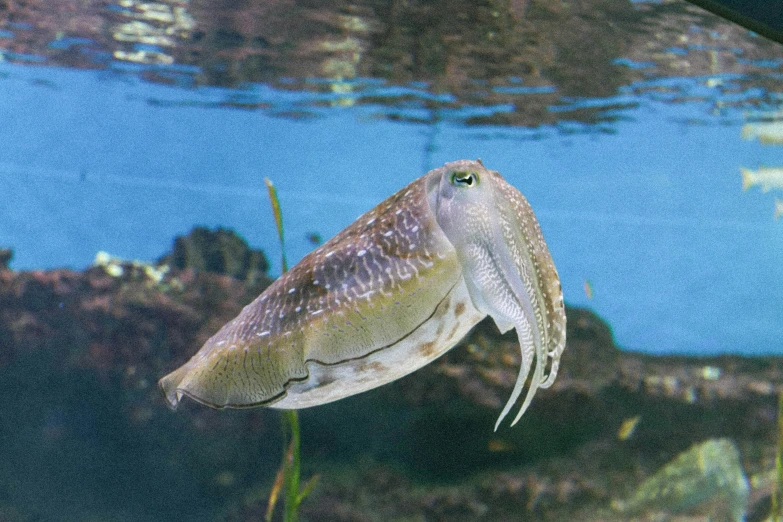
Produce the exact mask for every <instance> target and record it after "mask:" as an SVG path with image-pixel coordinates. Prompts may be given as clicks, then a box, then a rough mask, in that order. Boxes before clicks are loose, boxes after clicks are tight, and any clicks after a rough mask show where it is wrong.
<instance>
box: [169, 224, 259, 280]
mask: <svg viewBox="0 0 783 522" xmlns="http://www.w3.org/2000/svg"><path fill="white" fill-rule="evenodd" d="M158 263H160V264H168V265H169V266H171V267H172V268H178V269H185V268H192V269H194V270H197V271H199V272H211V273H214V274H224V275H228V276H231V277H233V278H235V279H239V280H242V281H256V280H258V279H259V278H261V277H264V276H266V273H267V271H268V270H269V262H268V261H267V259H266V256H265V255H264V252H263V251H261V250H253V249H251V248H250V247H249V246H248V244H247V243H246V242H245V240H244V239H242V238H241V237H239V236H238V235H237V234H236V233H235V232H233V231H231V230H227V229H224V228H218V229H216V230H209V229H207V228H204V227H196V228H194V229H193V230H191V232H190V233H189V234H188V235H187V236H178V237H177V238H176V239H175V240H174V247H173V249H172V251H171V253H169V254H166V255H165V256H163V257H161V258H160V259H159V260H158Z"/></svg>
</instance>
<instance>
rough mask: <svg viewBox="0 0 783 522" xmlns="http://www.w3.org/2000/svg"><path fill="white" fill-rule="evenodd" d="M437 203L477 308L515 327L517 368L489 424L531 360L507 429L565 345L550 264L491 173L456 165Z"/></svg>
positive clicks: (524, 214) (531, 225) (514, 199)
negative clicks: (524, 391) (518, 354)
mask: <svg viewBox="0 0 783 522" xmlns="http://www.w3.org/2000/svg"><path fill="white" fill-rule="evenodd" d="M437 208H438V211H437V217H438V224H439V225H440V226H441V228H442V229H443V230H444V232H445V234H446V236H447V237H448V238H449V241H451V243H452V244H454V245H455V249H456V250H457V255H458V257H459V258H460V263H461V265H462V269H463V274H464V277H465V279H466V280H467V281H470V283H469V285H468V287H469V289H470V291H471V297H472V299H473V301H474V304H475V306H476V307H477V308H478V309H479V310H480V311H482V312H483V313H486V314H487V315H489V316H490V317H492V318H493V320H494V321H495V323H496V324H497V325H498V328H499V329H500V330H501V331H506V330H508V329H510V328H511V327H515V328H516V331H517V337H518V339H519V345H520V352H521V358H522V360H521V367H520V371H519V374H518V377H517V380H516V383H515V385H514V389H513V391H512V393H511V397H510V398H509V400H508V402H507V403H506V405H505V407H504V408H503V411H502V412H501V414H500V416H499V418H498V420H497V423H496V424H495V429H497V427H498V426H499V424H500V422H501V421H502V420H503V418H505V416H506V415H507V414H508V412H509V410H510V409H511V407H512V405H513V404H515V403H516V401H517V399H518V398H519V396H520V395H521V393H522V389H523V388H524V385H525V382H526V380H527V378H528V376H529V374H530V370H531V368H532V367H533V360H534V359H535V368H534V369H533V374H532V377H531V381H530V385H529V388H528V392H527V394H526V396H525V400H524V402H523V404H522V407H521V408H520V411H519V413H518V414H517V416H516V417H515V418H514V421H513V422H512V426H513V425H514V424H516V422H517V421H518V420H519V419H520V417H521V416H522V414H523V413H524V412H525V411H526V410H527V408H528V406H529V405H530V402H531V401H532V399H533V396H534V395H535V392H536V390H537V389H538V388H540V387H548V386H550V385H551V384H552V382H553V381H554V378H555V376H556V374H557V369H558V360H559V357H560V355H561V354H562V351H563V348H564V346H565V311H564V306H563V299H562V291H561V289H560V283H559V279H558V277H557V272H556V270H555V268H554V263H553V262H552V259H551V256H550V254H549V250H548V248H547V247H546V244H545V243H544V240H543V235H542V234H541V230H540V228H539V226H538V222H537V221H536V220H535V217H534V215H533V212H532V210H531V209H530V206H529V204H528V203H527V201H526V200H525V198H524V196H522V194H521V193H519V191H517V190H516V189H515V188H513V187H512V186H511V185H508V184H507V183H506V182H505V181H504V180H503V179H502V178H501V177H500V175H499V174H497V173H496V172H492V171H487V170H486V169H477V168H475V166H474V165H470V164H467V162H466V164H465V165H464V169H463V170H460V169H458V168H455V169H454V173H453V174H452V178H451V179H445V178H444V179H442V180H441V190H440V191H439V199H438V203H437ZM550 358H551V359H552V365H551V367H550V372H549V375H548V376H546V377H545V376H544V370H545V367H546V365H547V363H548V361H549V359H550Z"/></svg>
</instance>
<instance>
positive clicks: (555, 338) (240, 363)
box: [160, 160, 565, 429]
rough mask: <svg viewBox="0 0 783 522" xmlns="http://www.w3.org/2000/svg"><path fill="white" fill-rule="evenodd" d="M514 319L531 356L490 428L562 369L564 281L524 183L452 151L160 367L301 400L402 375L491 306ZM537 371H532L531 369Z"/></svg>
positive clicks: (508, 324) (180, 383)
mask: <svg viewBox="0 0 783 522" xmlns="http://www.w3.org/2000/svg"><path fill="white" fill-rule="evenodd" d="M486 316H490V317H492V319H493V320H494V321H495V323H496V324H497V325H498V327H499V328H500V330H501V331H506V330H509V329H511V328H515V329H516V333H517V337H518V339H519V345H520V350H521V353H522V364H521V368H520V372H519V376H518V378H517V382H516V384H515V386H514V390H513V392H512V394H511V397H510V399H509V401H508V403H507V404H506V406H505V407H504V408H503V411H502V413H501V414H500V417H499V418H498V421H497V424H496V425H495V428H496V429H497V426H498V425H499V424H500V422H501V421H502V419H503V418H504V417H505V416H506V415H507V414H508V412H509V410H510V409H511V407H512V406H513V405H514V403H516V401H517V399H518V398H519V397H520V395H521V392H522V390H523V388H524V386H525V383H526V381H527V380H528V376H530V382H529V385H528V391H527V393H526V395H525V399H524V401H523V403H522V407H521V408H520V411H519V413H518V414H517V415H516V417H515V418H514V421H513V422H512V425H513V424H515V423H516V422H517V421H518V420H519V418H520V417H521V415H522V414H523V413H524V411H525V410H526V409H527V407H528V405H529V404H530V401H531V399H532V398H533V395H534V394H535V392H536V390H537V389H538V388H547V387H549V386H550V385H551V384H552V382H553V381H554V379H555V376H556V375H557V369H558V365H559V360H560V356H561V354H562V352H563V349H564V347H565V310H564V305H563V296H562V291H561V288H560V280H559V278H558V275H557V271H556V270H555V266H554V263H553V262H552V258H551V255H550V253H549V249H548V248H547V245H546V243H545V241H544V238H543V235H542V234H541V229H540V227H539V225H538V221H537V220H536V218H535V215H534V214H533V211H532V209H531V208H530V205H529V204H528V202H527V200H526V199H525V198H524V196H523V195H522V194H521V193H520V192H519V191H518V190H517V189H515V188H514V187H512V186H511V185H509V184H508V183H507V182H506V181H505V180H504V179H503V178H502V177H501V175H500V174H499V173H497V172H495V171H491V170H488V169H486V168H485V167H484V165H483V164H482V163H481V162H477V161H468V160H461V161H455V162H452V163H447V164H446V165H444V166H443V167H441V168H438V169H435V170H432V171H430V172H428V173H427V174H425V175H424V176H422V177H421V178H419V179H417V180H415V181H413V182H412V183H411V184H409V185H408V186H406V187H404V188H403V189H401V190H400V191H399V192H397V193H396V194H394V195H392V196H391V197H389V198H388V199H386V200H385V201H383V202H381V203H380V204H379V205H378V206H376V207H375V208H373V209H372V210H370V211H369V212H367V213H365V214H364V215H362V216H360V217H359V218H358V219H357V220H356V221H355V222H354V223H353V224H351V225H350V226H348V227H347V228H346V229H345V230H343V231H342V232H340V233H339V234H337V235H336V236H335V237H334V238H332V239H331V240H329V241H327V242H326V243H325V244H323V245H322V246H321V247H319V248H317V249H316V250H314V251H313V252H311V253H310V254H308V255H307V256H305V257H304V258H303V259H302V261H300V262H299V263H298V264H297V265H296V266H295V267H293V268H292V269H291V270H290V271H288V272H286V273H285V274H283V275H282V276H281V277H280V278H279V279H278V280H277V281H275V282H274V283H273V284H272V285H270V286H269V287H268V288H267V289H266V290H265V291H264V292H263V293H262V294H261V295H260V296H258V298H256V299H255V300H254V301H253V302H252V303H250V304H249V305H247V306H246V307H245V308H244V309H243V310H242V312H241V313H240V314H239V315H238V316H237V317H236V318H235V319H233V320H232V321H230V322H229V323H228V324H226V325H225V326H223V328H221V329H220V330H219V331H218V332H217V333H216V334H215V335H214V336H213V337H212V338H210V339H209V340H208V341H207V342H206V343H205V344H204V346H203V347H202V348H201V349H200V350H199V351H198V352H197V353H196V354H195V355H194V356H193V357H192V358H191V359H190V360H189V361H188V362H187V363H185V364H184V365H183V366H181V367H180V368H178V369H177V370H175V371H173V372H172V373H170V374H168V375H166V376H165V377H163V378H162V379H161V380H160V386H161V388H162V390H163V392H164V394H165V396H166V399H167V401H168V403H169V405H170V406H171V407H172V408H176V407H177V405H178V404H179V402H180V400H181V399H182V397H184V396H187V397H190V398H191V399H193V400H196V401H198V402H201V403H203V404H206V405H208V406H212V407H214V408H247V407H254V406H269V407H273V408H283V409H298V408H307V407H310V406H317V405H320V404H325V403H328V402H332V401H335V400H338V399H342V398H344V397H348V396H350V395H354V394H357V393H360V392H363V391H366V390H370V389H373V388H376V387H378V386H381V385H382V384H386V383H388V382H391V381H394V380H396V379H399V378H400V377H403V376H404V375H407V374H409V373H411V372H413V371H415V370H417V369H418V368H421V367H422V366H424V365H425V364H427V363H429V362H431V361H432V360H434V359H436V358H437V357H439V356H441V355H442V354H444V353H445V352H446V351H448V350H449V349H451V348H452V347H453V346H454V345H456V344H457V343H458V342H459V341H460V340H461V339H462V337H463V336H465V335H466V334H467V333H468V332H469V331H470V329H471V328H472V327H473V326H475V325H476V324H477V323H478V322H479V321H481V320H482V319H483V318H484V317H486ZM531 370H532V374H531Z"/></svg>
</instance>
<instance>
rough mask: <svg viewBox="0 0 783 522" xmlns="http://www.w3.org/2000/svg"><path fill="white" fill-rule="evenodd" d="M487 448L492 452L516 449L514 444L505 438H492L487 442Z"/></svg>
mask: <svg viewBox="0 0 783 522" xmlns="http://www.w3.org/2000/svg"><path fill="white" fill-rule="evenodd" d="M487 449H488V450H489V451H491V452H492V453H506V452H508V451H512V450H513V449H514V445H513V444H510V443H508V442H506V441H504V440H500V439H491V440H490V441H489V442H488V443H487Z"/></svg>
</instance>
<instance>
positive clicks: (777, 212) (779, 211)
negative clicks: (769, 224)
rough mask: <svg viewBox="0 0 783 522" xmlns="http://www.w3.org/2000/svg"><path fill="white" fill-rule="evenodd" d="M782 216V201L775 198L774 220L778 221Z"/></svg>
mask: <svg viewBox="0 0 783 522" xmlns="http://www.w3.org/2000/svg"><path fill="white" fill-rule="evenodd" d="M780 216H783V199H778V198H775V219H776V220H777V219H779V218H780Z"/></svg>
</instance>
